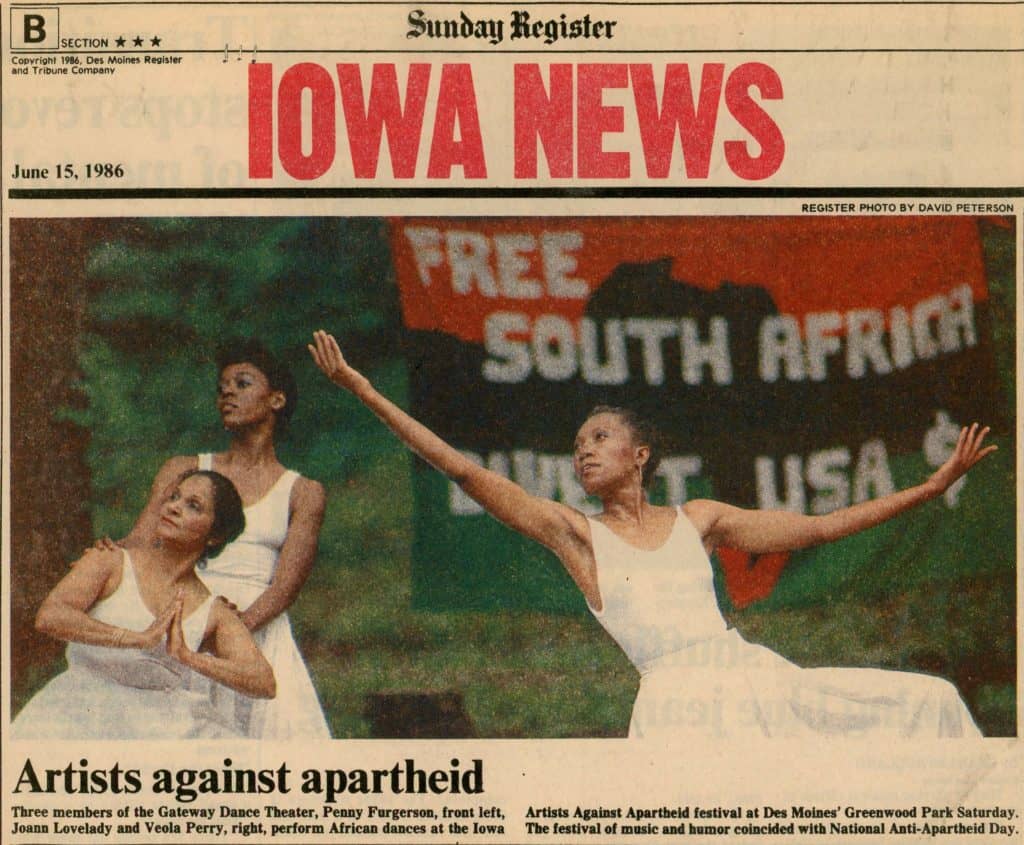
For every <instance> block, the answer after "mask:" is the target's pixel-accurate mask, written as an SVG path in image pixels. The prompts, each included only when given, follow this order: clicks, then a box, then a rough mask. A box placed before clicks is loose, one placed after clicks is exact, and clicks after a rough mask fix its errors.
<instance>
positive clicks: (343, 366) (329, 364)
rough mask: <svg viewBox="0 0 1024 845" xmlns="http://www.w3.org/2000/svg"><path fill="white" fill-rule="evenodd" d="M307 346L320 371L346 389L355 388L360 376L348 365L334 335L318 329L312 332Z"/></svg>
mask: <svg viewBox="0 0 1024 845" xmlns="http://www.w3.org/2000/svg"><path fill="white" fill-rule="evenodd" d="M307 348H308V349H309V354H310V355H312V356H313V361H314V362H315V363H316V365H317V367H319V368H320V372H322V373H323V374H324V375H325V376H327V378H329V379H330V380H331V381H333V382H334V383H335V384H336V385H338V387H344V388H345V389H346V390H352V389H354V388H355V386H356V384H357V383H358V381H359V379H360V378H361V377H360V375H359V373H358V372H357V371H356V370H354V369H352V367H350V366H349V365H348V362H347V361H346V360H345V356H344V355H342V354H341V349H340V348H339V346H338V341H336V340H335V339H334V335H332V334H328V333H327V332H325V331H324V330H323V329H318V330H317V331H315V332H313V343H310V344H308V347H307Z"/></svg>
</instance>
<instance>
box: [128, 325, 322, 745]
mask: <svg viewBox="0 0 1024 845" xmlns="http://www.w3.org/2000/svg"><path fill="white" fill-rule="evenodd" d="M217 365H218V372H219V373H220V380H219V382H218V390H217V409H218V411H219V412H220V415H221V420H222V421H223V424H224V428H225V429H226V430H227V431H228V432H229V434H230V435H231V442H230V445H229V446H228V448H227V450H226V451H224V452H218V453H216V454H203V455H200V456H198V457H197V456H195V455H188V456H179V457H175V458H171V459H170V460H168V461H167V462H166V463H165V464H164V466H163V467H162V468H161V469H160V471H159V472H158V473H157V476H156V479H155V480H154V482H153V487H152V492H151V494H150V500H149V503H148V504H147V505H146V508H145V510H143V512H142V514H141V515H140V516H139V519H138V521H137V522H136V524H135V526H134V527H133V528H132V530H131V532H130V533H129V534H128V536H127V537H125V538H124V540H122V541H121V542H122V544H123V545H125V546H126V547H128V548H133V547H134V546H135V545H136V544H140V543H142V544H144V543H145V542H146V538H147V537H149V536H150V535H151V534H152V532H153V530H154V527H155V525H156V520H155V507H156V503H157V502H159V500H160V498H161V497H162V496H163V494H164V490H165V489H166V487H167V485H168V484H169V483H170V482H171V481H172V480H173V479H174V478H176V477H177V476H178V475H179V474H180V473H181V472H183V471H185V470H188V469H192V468H196V467H199V468H203V469H215V470H216V471H217V472H220V473H223V474H224V475H225V476H227V477H228V478H230V479H231V481H232V482H234V484H235V486H236V487H237V488H238V491H239V493H240V494H241V496H242V501H243V503H245V516H246V530H245V533H244V534H242V536H241V537H239V538H238V540H236V541H235V542H234V543H231V544H230V545H229V546H228V547H227V548H226V549H225V550H224V552H223V553H222V554H221V555H220V556H219V557H218V558H217V559H216V560H211V561H210V562H209V565H208V566H207V567H206V568H205V569H203V570H202V571H201V572H200V576H201V577H202V578H203V580H204V581H205V582H206V583H207V585H208V586H209V588H210V590H211V592H213V593H214V594H215V595H222V596H224V597H225V598H226V599H227V600H228V601H229V602H231V603H232V604H234V605H235V606H236V607H237V608H238V610H239V612H240V616H241V619H242V621H243V622H244V623H245V625H246V627H247V628H249V630H250V631H251V632H252V633H253V636H254V637H255V639H256V642H257V644H258V645H259V647H260V648H261V649H262V650H263V653H264V654H265V655H266V657H267V659H268V660H269V661H270V664H271V666H272V667H273V669H274V675H275V676H276V678H277V697H276V698H275V699H273V700H272V701H253V700H252V699H250V698H249V697H247V696H245V695H238V694H236V693H235V692H233V691H231V690H227V689H224V688H222V687H221V688H218V687H217V686H216V685H213V686H212V687H211V688H210V689H209V690H208V692H209V694H210V695H211V697H212V699H213V701H214V703H215V706H216V709H217V711H218V712H219V713H221V715H222V717H224V718H227V719H230V720H231V721H232V722H233V724H234V725H235V727H236V729H237V730H238V731H239V732H240V733H241V734H242V735H244V736H247V737H251V738H253V739H266V740H293V739H303V740H320V739H329V738H330V731H329V729H328V727H327V721H326V719H325V718H324V714H323V709H322V708H321V706H320V701H319V699H318V698H317V694H316V690H315V688H314V686H313V682H312V680H311V678H310V675H309V670H308V668H307V667H306V664H305V661H304V660H303V659H302V655H301V654H300V653H299V650H298V647H297V645H296V644H295V638H294V637H293V635H292V629H291V623H290V622H289V620H288V615H287V612H286V611H287V609H288V607H289V606H290V605H291V604H292V602H294V601H295V599H296V598H297V597H298V595H299V592H300V591H301V589H302V586H303V585H304V584H305V582H306V579H307V578H308V577H309V573H310V572H311V571H312V567H313V562H314V560H315V558H316V548H317V538H318V536H319V533H320V525H321V522H322V521H323V512H324V501H325V499H324V490H323V487H322V486H321V485H320V484H319V483H317V482H316V481H311V480H310V479H308V478H304V477H302V476H301V475H299V474H298V473H296V472H294V471H292V470H288V469H286V468H285V467H284V466H283V465H282V464H281V462H280V461H278V459H277V453H276V451H275V448H274V439H275V436H276V435H277V434H278V433H279V432H280V431H281V430H282V429H283V428H284V427H285V425H286V424H287V422H288V420H289V419H290V417H291V414H292V412H293V411H294V409H295V405H296V402H297V399H298V393H297V390H296V388H295V380H294V378H293V377H292V375H291V373H290V372H289V371H288V370H287V369H286V368H285V367H283V366H282V365H281V364H280V363H279V362H278V361H277V360H276V359H275V358H274V357H273V356H271V355H270V354H269V353H268V352H267V350H266V349H265V348H264V347H263V346H262V344H260V343H258V342H257V341H253V340H246V341H238V342H233V343H230V344H228V345H226V346H225V347H224V348H222V349H221V350H220V352H219V353H218V356H217Z"/></svg>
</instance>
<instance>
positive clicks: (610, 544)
mask: <svg viewBox="0 0 1024 845" xmlns="http://www.w3.org/2000/svg"><path fill="white" fill-rule="evenodd" d="M589 522H590V533H591V542H592V544H593V548H594V558H595V560H596V561H597V579H598V588H599V592H600V596H601V600H602V603H603V606H602V609H601V610H600V611H598V610H595V609H594V608H593V607H591V608H590V610H591V612H592V613H593V614H594V616H595V618H596V619H597V621H598V622H600V624H601V625H602V627H604V629H605V630H606V631H607V632H608V633H609V634H610V635H611V637H612V638H613V639H614V640H615V642H616V643H618V645H619V647H620V648H621V649H622V650H623V651H624V652H625V653H626V656H627V657H628V658H629V659H630V661H631V662H632V663H633V665H634V666H635V667H636V669H637V671H639V672H640V689H639V691H638V692H637V697H636V701H635V702H634V704H633V714H632V718H631V720H630V724H629V735H630V737H642V738H645V739H649V738H670V737H694V738H697V737H700V738H707V737H721V738H723V739H743V738H751V737H774V736H787V737H789V736H809V735H819V736H820V735H826V734H832V735H839V736H851V737H861V736H864V737H868V736H870V737H878V736H889V737H894V738H896V737H940V736H971V737H980V736H981V732H980V731H979V730H978V728H977V726H976V725H975V724H974V720H973V719H972V718H971V715H970V713H969V711H968V710H967V708H966V707H965V706H964V703H963V701H962V700H961V698H960V695H959V693H958V692H957V690H956V688H955V687H954V686H953V685H952V684H950V683H949V682H948V681H945V680H943V679H942V678H937V677H933V676H931V675H924V674H919V673H915V672H898V671H887V670H882V669H861V668H851V669H832V668H821V669H803V668H801V667H799V666H796V665H795V664H793V663H790V662H789V661H788V660H786V659H785V658H783V657H780V656H779V655H778V654H776V653H775V652H773V651H771V650H769V649H767V648H764V647H763V646H759V645H754V644H751V643H748V642H747V641H746V640H744V639H743V637H741V636H740V634H739V632H738V631H736V630H735V629H731V628H729V627H728V626H727V625H726V623H725V620H724V619H723V618H722V615H721V612H720V611H719V608H718V602H717V599H716V597H715V592H714V581H713V572H712V569H711V561H710V560H709V559H708V556H707V553H706V552H705V551H704V546H703V543H702V542H701V539H700V536H699V535H698V533H697V530H696V529H695V528H694V527H693V524H692V523H691V522H690V520H689V518H688V517H687V516H686V515H685V514H684V513H683V511H682V509H679V510H678V511H677V514H676V521H675V525H674V526H673V528H672V533H671V535H670V536H669V538H668V539H667V540H666V541H665V543H664V544H663V545H662V546H661V548H659V549H656V550H654V551H644V550H642V549H637V548H635V547H634V546H631V545H630V544H629V543H627V542H626V541H625V540H623V539H621V538H620V537H618V536H617V535H616V534H615V533H614V532H613V531H612V530H611V529H610V528H608V527H607V526H605V525H604V524H603V523H601V522H599V521H597V520H596V519H591V520H589Z"/></svg>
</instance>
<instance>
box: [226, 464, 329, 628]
mask: <svg viewBox="0 0 1024 845" xmlns="http://www.w3.org/2000/svg"><path fill="white" fill-rule="evenodd" d="M324 501H325V497H324V488H323V485H321V484H320V483H319V482H316V481H311V480H309V479H308V478H299V479H297V480H296V481H295V486H294V487H293V488H292V495H291V507H290V511H291V513H290V516H289V521H288V534H287V536H286V537H285V540H284V545H283V546H282V547H281V555H280V557H279V558H278V561H277V568H276V569H275V570H274V579H273V580H272V581H271V582H270V586H269V587H267V589H266V590H264V591H263V592H262V593H261V594H260V595H259V597H258V598H257V599H256V601H254V602H253V603H252V604H251V605H249V607H247V608H246V609H245V612H243V613H242V614H241V618H242V622H244V623H245V626H246V627H247V628H248V629H249V630H250V631H255V630H258V629H259V628H261V627H263V626H264V625H266V624H267V623H268V622H269V621H270V620H271V619H273V618H274V617H275V616H278V615H279V614H281V613H284V611H286V610H287V609H288V608H289V607H290V606H291V604H292V602H294V601H295V599H296V597H297V596H298V595H299V591H300V590H301V589H302V585H303V584H305V583H306V579H307V578H309V573H310V572H311V571H312V570H313V561H314V560H316V547H317V539H318V538H319V536H320V526H321V524H322V523H323V520H324Z"/></svg>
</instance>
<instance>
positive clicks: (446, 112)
mask: <svg viewBox="0 0 1024 845" xmlns="http://www.w3.org/2000/svg"><path fill="white" fill-rule="evenodd" d="M436 71H437V68H435V66H433V65H431V64H428V63H414V64H410V65H409V66H408V69H407V72H406V75H405V80H404V82H403V83H402V84H400V83H399V71H398V68H397V67H396V66H395V65H394V64H389V63H377V64H374V65H372V67H371V68H370V71H369V89H368V90H367V89H366V88H365V87H364V73H363V68H361V67H360V65H358V64H338V65H336V66H335V70H334V74H333V75H332V73H331V71H329V70H328V69H327V68H325V67H323V66H321V65H318V64H315V63H312V62H302V63H300V64H295V65H292V66H290V67H288V68H287V69H286V70H285V71H284V72H283V73H282V74H281V75H280V78H279V79H277V80H275V68H274V66H273V65H272V64H269V63H265V62H256V63H253V64H251V65H250V66H249V177H250V178H252V179H271V178H273V177H274V174H275V169H276V168H277V167H278V166H280V167H281V168H282V169H283V170H284V172H285V173H287V174H288V175H289V176H291V177H292V178H294V179H301V180H304V181H308V180H313V179H319V178H320V177H322V176H324V175H325V174H327V173H329V172H330V171H331V169H332V168H333V167H334V166H335V165H336V164H337V162H338V159H339V155H338V151H339V138H338V132H339V121H338V115H337V112H338V102H339V101H340V104H341V114H342V116H343V118H344V120H343V126H344V130H343V131H344V133H345V138H346V140H347V149H348V155H349V159H350V162H349V163H350V164H351V174H352V175H353V176H354V177H356V178H357V179H373V178H376V177H377V176H378V175H382V176H386V175H388V173H387V170H386V169H387V165H382V163H381V148H382V141H384V140H386V143H387V149H388V160H389V163H390V176H391V177H393V178H395V179H413V178H415V177H417V176H423V175H424V174H425V176H426V178H428V179H449V178H452V174H453V172H454V171H455V170H456V168H458V169H459V170H461V175H462V178H464V179H486V178H487V176H488V169H487V156H486V150H485V148H484V133H483V132H482V131H481V125H480V116H479V110H478V108H477V93H476V88H475V86H474V82H473V72H472V67H471V66H470V65H469V64H466V63H444V64H442V65H441V66H440V76H439V77H438V78H436V81H434V83H433V84H434V85H435V86H436V88H435V89H434V91H433V96H428V94H430V93H431V92H432V89H431V84H432V77H433V75H434V74H435V72H436ZM614 89H630V90H631V92H632V101H633V108H632V110H631V111H632V113H631V114H630V115H629V121H628V122H627V107H626V106H624V105H614V104H609V103H606V102H605V94H606V92H609V91H612V90H614ZM403 91H404V93H403ZM659 92H660V93H659ZM512 96H513V98H514V99H513V113H514V119H513V121H512V123H513V125H512V127H511V131H512V138H511V144H512V168H513V175H514V177H515V178H516V179H518V180H530V179H546V178H553V179H574V178H575V179H629V178H631V177H633V176H635V175H638V174H636V173H634V170H635V169H638V168H639V167H640V166H642V167H643V171H644V173H646V176H647V178H649V179H670V178H685V179H706V178H708V174H709V172H710V170H711V165H712V159H713V157H714V156H715V155H716V152H717V154H718V155H720V156H721V158H722V160H723V161H724V163H725V166H726V167H727V168H728V170H729V171H730V172H731V173H732V174H734V175H735V176H736V177H738V178H740V179H743V180H748V181H753V180H761V179H767V178H768V177H770V176H772V175H773V174H775V173H776V172H777V171H778V170H779V168H780V167H781V165H782V160H783V157H784V155H785V149H786V144H785V139H784V138H783V135H782V131H781V129H780V128H779V125H778V124H777V123H776V121H775V120H774V119H773V118H772V116H771V115H770V114H769V113H768V111H766V109H765V107H764V106H763V103H764V102H765V101H768V100H781V99H782V98H783V92H782V81H781V79H780V78H779V75H778V73H776V71H775V70H774V69H773V68H772V67H771V66H769V65H766V64H764V63H761V62H744V63H742V64H740V65H737V66H736V67H734V68H727V67H726V65H725V64H723V63H718V62H709V63H705V64H702V65H699V66H696V67H693V68H691V66H690V65H687V64H667V65H665V66H664V69H663V71H662V72H661V73H660V77H658V78H656V70H655V67H654V66H653V65H651V64H618V63H600V64H575V65H574V64H551V65H547V66H541V65H539V64H517V65H515V68H514V73H513V90H512ZM620 99H621V97H620ZM723 102H724V105H725V111H726V112H728V116H729V119H728V120H727V121H723V120H722V112H723V110H722V108H721V106H722V104H723ZM428 106H429V112H430V113H429V114H428ZM723 123H724V124H725V128H723ZM425 129H428V130H429V131H428V132H426V133H425V132H424V130H425ZM615 136H619V137H617V138H616V137H615ZM723 136H724V137H723ZM424 137H428V138H429V142H428V143H427V144H426V145H425V148H424V147H423V145H422V143H421V139H423V138H424ZM630 141H633V142H634V143H632V144H630ZM606 142H607V143H608V144H609V145H611V146H620V147H621V146H623V145H625V146H632V148H633V149H634V152H629V151H627V150H622V149H618V150H614V149H609V148H608V146H606ZM503 146H505V144H503ZM679 156H681V159H682V162H681V167H680V166H679V165H678V164H677V166H676V167H675V168H673V162H674V161H676V162H678V161H679ZM638 160H639V161H638Z"/></svg>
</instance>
